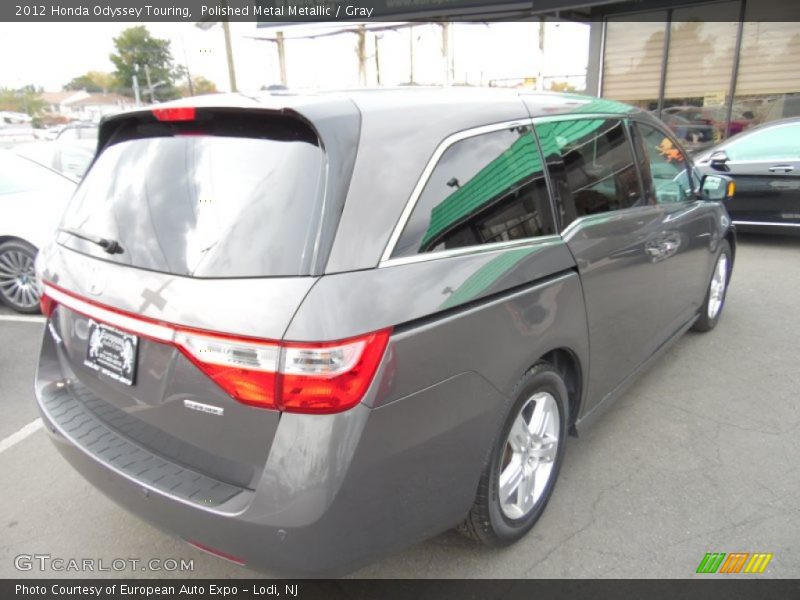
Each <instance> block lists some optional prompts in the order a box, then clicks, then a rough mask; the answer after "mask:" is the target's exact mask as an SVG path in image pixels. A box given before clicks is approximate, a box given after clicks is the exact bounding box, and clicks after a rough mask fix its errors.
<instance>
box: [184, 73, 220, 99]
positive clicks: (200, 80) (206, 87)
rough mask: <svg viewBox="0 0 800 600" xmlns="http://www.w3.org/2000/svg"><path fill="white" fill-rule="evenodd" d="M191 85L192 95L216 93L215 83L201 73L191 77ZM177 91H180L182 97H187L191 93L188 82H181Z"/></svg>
mask: <svg viewBox="0 0 800 600" xmlns="http://www.w3.org/2000/svg"><path fill="white" fill-rule="evenodd" d="M192 86H193V88H194V95H195V96H202V95H203V94H216V93H217V85H216V84H215V83H214V82H213V81H210V80H208V79H206V78H205V77H203V76H202V75H198V76H197V77H192ZM178 91H179V92H180V94H181V96H182V97H184V98H185V97H187V96H191V95H192V91H191V90H189V83H188V81H187V82H186V83H183V84H182V85H181V86H180V87H179V88H178Z"/></svg>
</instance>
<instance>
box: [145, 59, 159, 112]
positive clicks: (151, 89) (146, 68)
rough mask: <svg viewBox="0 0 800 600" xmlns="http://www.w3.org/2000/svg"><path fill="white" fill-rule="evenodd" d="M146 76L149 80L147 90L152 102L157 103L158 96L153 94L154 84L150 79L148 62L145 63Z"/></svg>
mask: <svg viewBox="0 0 800 600" xmlns="http://www.w3.org/2000/svg"><path fill="white" fill-rule="evenodd" d="M144 76H145V80H146V81H147V91H148V92H149V93H150V104H155V101H156V98H155V95H154V94H153V84H152V83H151V81H150V67H149V66H148V64H147V63H144Z"/></svg>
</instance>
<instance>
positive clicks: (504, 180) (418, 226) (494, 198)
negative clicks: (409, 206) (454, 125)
mask: <svg viewBox="0 0 800 600" xmlns="http://www.w3.org/2000/svg"><path fill="white" fill-rule="evenodd" d="M553 233H555V224H554V222H553V216H552V212H551V210H550V199H549V195H548V193H547V185H546V181H545V176H544V167H543V165H542V157H541V155H540V154H539V149H538V148H537V147H536V140H535V139H534V138H533V136H532V135H531V131H530V129H529V128H527V127H512V128H509V129H503V130H500V131H494V132H491V133H485V134H483V135H477V136H474V137H470V138H467V139H465V140H461V141H459V142H456V143H454V144H453V145H452V146H450V147H449V148H448V149H447V150H446V151H445V152H444V154H442V157H441V159H439V162H438V163H437V165H436V168H435V169H434V170H433V172H432V173H431V176H430V178H429V179H428V181H427V182H426V184H425V188H424V189H423V191H422V194H421V195H420V197H419V200H418V202H417V205H416V207H415V208H414V211H413V213H412V214H411V217H410V218H409V220H408V223H407V224H406V227H405V229H404V230H403V234H402V235H401V236H400V239H399V240H398V242H397V245H396V247H395V249H394V252H393V253H392V257H393V258H396V257H403V256H413V255H415V254H420V253H423V252H433V251H439V250H450V249H453V248H462V247H467V246H477V245H481V244H491V243H496V242H503V241H510V240H517V239H524V238H530V237H536V236H540V235H548V234H553Z"/></svg>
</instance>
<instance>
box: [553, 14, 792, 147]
mask: <svg viewBox="0 0 800 600" xmlns="http://www.w3.org/2000/svg"><path fill="white" fill-rule="evenodd" d="M564 4H567V3H564ZM556 14H557V15H558V16H560V17H562V18H564V17H566V18H569V19H576V20H581V19H582V20H586V21H589V22H590V23H591V34H590V35H591V38H590V52H589V67H588V70H587V90H586V91H587V93H589V94H594V95H599V96H603V97H606V98H611V99H615V100H621V101H623V102H627V103H630V104H634V105H636V106H639V107H641V108H644V109H646V110H651V111H654V113H655V114H657V115H659V116H660V117H661V118H662V119H664V121H666V122H667V123H668V124H669V125H670V126H671V127H672V128H673V130H676V131H679V132H682V133H683V136H682V137H684V139H685V140H686V141H688V142H689V143H690V144H691V143H692V142H693V141H694V142H699V143H702V142H703V141H705V140H702V139H698V138H704V137H706V136H708V135H712V136H713V137H714V138H715V139H714V141H718V140H719V139H720V138H724V137H727V136H729V135H732V134H735V133H737V132H738V131H740V130H742V129H745V128H748V127H752V126H754V125H757V124H760V123H763V122H766V121H771V120H774V119H779V118H784V117H790V116H800V66H799V65H800V2H797V1H795V0H788V1H787V0H722V1H716V2H691V3H687V2H685V1H684V2H678V1H659V0H644V1H625V2H608V3H605V4H600V5H595V6H592V7H588V8H581V7H580V6H572V7H567V9H566V10H563V11H557V12H555V11H551V13H550V15H553V16H555V15H556Z"/></svg>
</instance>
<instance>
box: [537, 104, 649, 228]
mask: <svg viewBox="0 0 800 600" xmlns="http://www.w3.org/2000/svg"><path fill="white" fill-rule="evenodd" d="M536 132H537V133H538V135H539V140H540V142H541V144H542V151H543V152H544V153H545V155H546V156H548V162H550V156H551V155H554V154H557V155H560V156H561V157H562V159H563V164H564V168H565V170H566V179H567V185H568V188H569V191H570V192H571V193H570V194H564V193H560V194H559V196H560V199H561V224H562V227H566V226H567V225H569V223H571V222H572V221H574V220H575V219H577V218H579V217H582V216H584V215H593V214H599V213H606V212H611V211H615V210H622V209H625V208H630V207H632V206H641V205H643V204H645V200H644V198H643V196H642V193H641V190H640V189H639V179H638V174H637V171H636V165H635V163H634V161H633V155H632V154H631V148H630V144H629V143H628V137H627V135H626V133H625V125H624V123H623V122H622V121H621V120H618V119H591V118H587V119H565V120H563V121H550V122H545V123H538V124H536Z"/></svg>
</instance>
